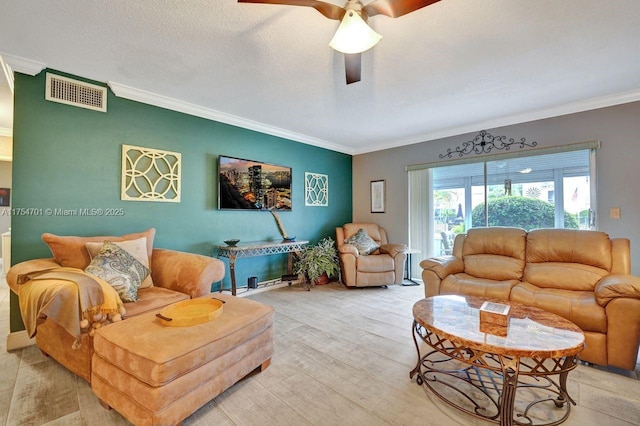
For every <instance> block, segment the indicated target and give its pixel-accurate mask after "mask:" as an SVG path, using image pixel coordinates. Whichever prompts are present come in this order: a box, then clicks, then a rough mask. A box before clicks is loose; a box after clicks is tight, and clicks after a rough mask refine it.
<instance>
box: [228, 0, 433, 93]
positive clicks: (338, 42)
mask: <svg viewBox="0 0 640 426" xmlns="http://www.w3.org/2000/svg"><path fill="white" fill-rule="evenodd" d="M438 1H440V0H373V1H372V2H371V3H369V4H367V5H366V6H364V5H363V4H362V2H361V1H360V0H347V3H346V4H345V5H344V7H340V6H337V5H335V4H331V3H327V2H324V1H319V0H238V3H265V4H285V5H290V6H307V7H313V8H314V9H315V10H317V11H318V12H320V13H322V14H323V15H324V16H325V17H327V18H329V19H335V20H336V21H340V26H339V27H338V30H337V31H336V33H335V35H334V36H333V39H332V40H331V43H329V46H331V47H332V48H333V49H335V50H337V51H339V52H342V53H344V54H345V56H344V63H345V68H346V75H347V84H351V83H355V82H357V81H360V64H361V54H362V52H364V51H366V50H369V49H370V48H372V47H373V46H375V45H376V44H377V43H378V42H379V41H380V39H381V38H382V36H381V35H380V34H378V33H376V32H375V31H373V29H372V28H371V27H370V26H369V25H368V24H367V20H368V18H370V17H371V16H375V15H386V16H389V17H391V18H398V17H400V16H402V15H406V14H407V13H411V12H413V11H415V10H418V9H421V8H423V7H425V6H429V5H430V4H433V3H437V2H438Z"/></svg>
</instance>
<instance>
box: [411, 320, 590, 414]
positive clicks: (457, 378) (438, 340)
mask: <svg viewBox="0 0 640 426" xmlns="http://www.w3.org/2000/svg"><path fill="white" fill-rule="evenodd" d="M413 341H414V344H415V346H416V350H417V352H418V363H417V364H416V366H415V368H414V369H413V370H411V372H410V373H409V377H410V378H413V377H414V376H417V377H416V381H417V383H418V384H419V385H425V386H426V387H427V388H429V389H430V390H431V391H432V392H433V393H434V394H435V395H436V396H438V397H439V398H441V399H442V400H443V401H445V402H446V403H448V404H449V405H451V406H453V407H456V408H458V409H460V410H462V411H464V412H466V413H468V414H470V415H472V416H475V417H479V418H481V419H484V420H488V421H491V422H495V423H499V424H500V425H509V426H510V425H513V424H516V425H535V426H552V425H557V424H560V423H562V422H564V421H565V420H566V419H567V418H568V417H569V413H570V411H571V405H572V404H573V405H575V401H574V400H573V399H571V397H570V396H569V395H568V393H567V376H568V374H569V371H571V370H573V369H574V368H575V367H576V365H577V362H578V356H577V355H573V356H562V357H559V358H543V357H532V358H520V357H511V356H505V355H497V354H493V353H489V352H484V351H481V350H477V349H472V348H469V347H466V346H462V345H459V344H456V343H454V342H451V341H450V340H448V339H446V338H444V337H440V336H437V335H436V334H435V333H433V332H431V331H429V330H427V329H425V328H424V327H423V326H421V325H420V324H418V323H417V322H416V321H414V322H413ZM420 342H425V343H426V344H427V345H429V346H430V347H431V348H433V350H431V351H430V352H428V353H427V354H426V355H424V356H421V354H420ZM553 376H557V377H558V381H555V380H554V379H553ZM514 414H515V418H514Z"/></svg>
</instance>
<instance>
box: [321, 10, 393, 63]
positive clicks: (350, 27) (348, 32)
mask: <svg viewBox="0 0 640 426" xmlns="http://www.w3.org/2000/svg"><path fill="white" fill-rule="evenodd" d="M381 38H382V36H381V35H380V34H378V33H376V32H375V31H373V30H372V29H371V27H370V26H369V25H367V23H366V22H364V19H362V17H361V16H360V14H359V13H357V12H354V11H353V10H350V11H348V12H347V13H345V15H344V17H343V18H342V22H340V26H339V27H338V31H336V33H335V35H334V36H333V38H332V39H331V42H330V43H329V46H331V48H332V49H335V50H337V51H338V52H342V53H361V52H364V51H365V50H369V49H371V48H372V47H373V46H375V45H376V44H378V42H379V41H380V39H381Z"/></svg>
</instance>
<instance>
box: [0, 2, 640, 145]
mask: <svg viewBox="0 0 640 426" xmlns="http://www.w3.org/2000/svg"><path fill="white" fill-rule="evenodd" d="M331 2H332V3H335V4H340V5H342V2H340V1H336V0H333V1H331ZM365 3H367V1H365ZM638 23H640V1H638V0H610V1H606V2H603V1H601V0H536V1H531V0H482V1H480V0H442V1H440V2H439V3H436V4H434V5H432V6H428V7H426V8H423V9H420V10H418V11H416V12H414V13H411V14H409V15H405V16H402V17H400V18H397V19H391V18H388V17H386V16H375V17H372V18H371V19H370V24H371V26H372V27H373V28H374V29H375V30H376V31H377V32H378V33H380V34H382V35H383V39H382V41H381V42H380V43H379V44H378V45H377V46H376V47H374V48H373V49H372V50H370V51H368V52H365V53H364V54H363V57H362V81H361V82H359V83H355V84H352V85H349V86H347V85H346V84H345V77H344V60H343V56H342V55H341V54H339V53H337V52H335V51H333V50H332V49H331V48H329V46H328V43H329V41H330V39H331V37H332V35H333V33H334V31H335V30H336V28H337V25H338V22H337V21H331V20H328V19H326V18H325V17H323V16H322V15H321V14H320V13H318V12H317V11H316V10H314V9H311V8H306V7H292V6H279V5H259V4H238V3H236V1H235V0H173V1H169V0H136V1H131V0H108V1H107V0H102V1H98V0H47V1H42V0H21V1H14V0H0V52H3V53H5V54H8V55H13V56H18V57H22V58H27V59H30V60H34V61H38V62H42V63H44V64H45V65H46V66H47V67H49V68H53V69H58V70H61V71H65V72H69V73H73V74H77V75H80V76H83V77H87V78H91V79H95V80H98V81H103V82H115V83H119V84H122V85H126V86H130V87H133V88H136V89H140V90H144V91H148V92H151V93H155V94H160V95H163V96H165V97H169V98H173V99H176V100H179V101H182V102H186V103H189V104H193V105H197V106H200V107H203V108H206V109H208V110H212V111H215V112H219V113H221V114H222V115H223V116H229V117H233V118H234V120H235V121H234V122H236V123H237V122H240V123H241V122H242V121H243V120H245V121H246V122H247V123H253V124H255V123H258V124H262V125H265V128H268V129H273V130H275V132H274V133H275V134H278V133H279V134H284V135H285V136H287V135H288V137H291V138H292V139H295V140H299V141H302V142H306V143H312V144H315V145H319V146H325V147H329V148H332V149H335V150H338V151H342V152H347V153H351V154H356V153H362V152H368V151H374V150H378V149H383V148H387V147H392V146H399V145H404V144H410V143H417V142H422V141H426V140H430V139H434V138H438V137H443V136H450V135H454V134H460V133H464V132H472V131H477V130H480V129H481V128H489V127H495V126H499V125H506V124H512V123H516V122H521V121H527V120H531V119H537V118H544V117H548V116H553V115H558V114H563V113H570V112H575V111H579V110H585V109H590V108H596V107H601V106H607V105H612V104H615V103H622V102H629V101H634V100H638V99H640V49H638V42H640V25H638ZM222 121H224V120H222ZM231 121H233V120H231ZM0 127H2V123H0ZM249 127H251V126H249Z"/></svg>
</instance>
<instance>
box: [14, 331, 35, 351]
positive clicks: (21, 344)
mask: <svg viewBox="0 0 640 426" xmlns="http://www.w3.org/2000/svg"><path fill="white" fill-rule="evenodd" d="M35 344H36V339H35V337H34V338H30V337H29V335H28V334H27V330H21V331H14V332H13V333H9V335H8V336H7V351H14V350H16V349H22V348H26V347H27V346H31V345H35Z"/></svg>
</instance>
